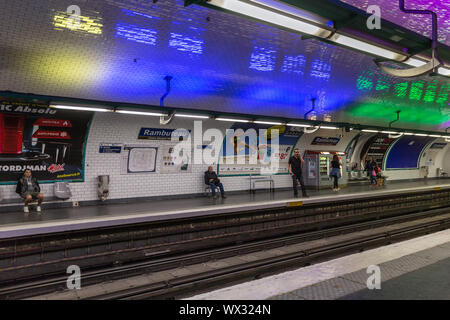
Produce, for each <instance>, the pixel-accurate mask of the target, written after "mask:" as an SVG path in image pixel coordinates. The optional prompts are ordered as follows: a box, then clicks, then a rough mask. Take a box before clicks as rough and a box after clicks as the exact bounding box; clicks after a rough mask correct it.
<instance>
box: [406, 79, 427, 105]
mask: <svg viewBox="0 0 450 320" xmlns="http://www.w3.org/2000/svg"><path fill="white" fill-rule="evenodd" d="M423 86H424V83H423V82H413V83H412V84H411V90H410V91H409V99H410V100H416V101H419V100H420V99H421V98H422V93H423Z"/></svg>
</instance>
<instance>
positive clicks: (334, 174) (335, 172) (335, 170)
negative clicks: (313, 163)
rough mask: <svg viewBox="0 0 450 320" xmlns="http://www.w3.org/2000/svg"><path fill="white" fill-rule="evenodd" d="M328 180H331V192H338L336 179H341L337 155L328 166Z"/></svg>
mask: <svg viewBox="0 0 450 320" xmlns="http://www.w3.org/2000/svg"><path fill="white" fill-rule="evenodd" d="M330 165H331V166H330V178H333V179H334V181H333V191H339V190H340V189H339V185H338V179H339V178H340V177H341V163H340V162H339V157H338V156H337V155H334V156H333V160H332V161H331V164H330Z"/></svg>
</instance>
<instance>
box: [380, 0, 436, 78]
mask: <svg viewBox="0 0 450 320" xmlns="http://www.w3.org/2000/svg"><path fill="white" fill-rule="evenodd" d="M399 6H400V10H401V11H402V12H405V13H407V14H429V15H431V17H432V20H431V22H432V23H431V25H432V53H431V60H430V61H429V62H428V63H426V64H424V65H421V66H418V67H415V68H410V69H393V68H389V67H386V66H383V65H382V64H381V63H380V62H379V61H375V63H376V64H377V66H378V67H379V68H380V69H381V70H383V71H384V72H386V73H388V74H390V75H393V76H396V77H402V78H411V77H417V76H421V75H424V74H426V73H429V72H433V73H437V68H438V67H439V66H441V65H442V62H441V61H440V60H439V57H438V22H437V21H438V20H437V15H436V13H435V12H433V11H431V10H411V9H406V8H405V0H399Z"/></svg>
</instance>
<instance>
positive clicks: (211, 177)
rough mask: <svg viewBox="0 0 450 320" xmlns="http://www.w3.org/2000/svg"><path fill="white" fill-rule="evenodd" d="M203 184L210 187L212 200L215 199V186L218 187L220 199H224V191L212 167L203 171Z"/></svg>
mask: <svg viewBox="0 0 450 320" xmlns="http://www.w3.org/2000/svg"><path fill="white" fill-rule="evenodd" d="M205 184H207V185H209V186H210V187H211V192H212V195H213V197H214V198H217V195H216V186H218V187H219V189H220V193H221V195H222V198H226V196H225V191H224V190H223V185H222V183H221V182H220V180H219V179H218V178H217V174H216V173H215V172H214V171H213V167H212V166H209V167H208V171H205Z"/></svg>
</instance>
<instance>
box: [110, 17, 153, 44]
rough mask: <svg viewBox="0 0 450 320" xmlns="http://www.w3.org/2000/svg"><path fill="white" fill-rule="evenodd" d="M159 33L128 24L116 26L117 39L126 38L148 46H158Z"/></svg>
mask: <svg viewBox="0 0 450 320" xmlns="http://www.w3.org/2000/svg"><path fill="white" fill-rule="evenodd" d="M157 35H158V32H157V31H155V30H152V29H148V28H142V27H139V26H136V25H132V24H127V23H118V24H117V25H116V37H119V38H125V39H127V40H130V41H135V42H139V43H143V44H147V45H153V46H154V45H156V40H157V38H158V37H157Z"/></svg>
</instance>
